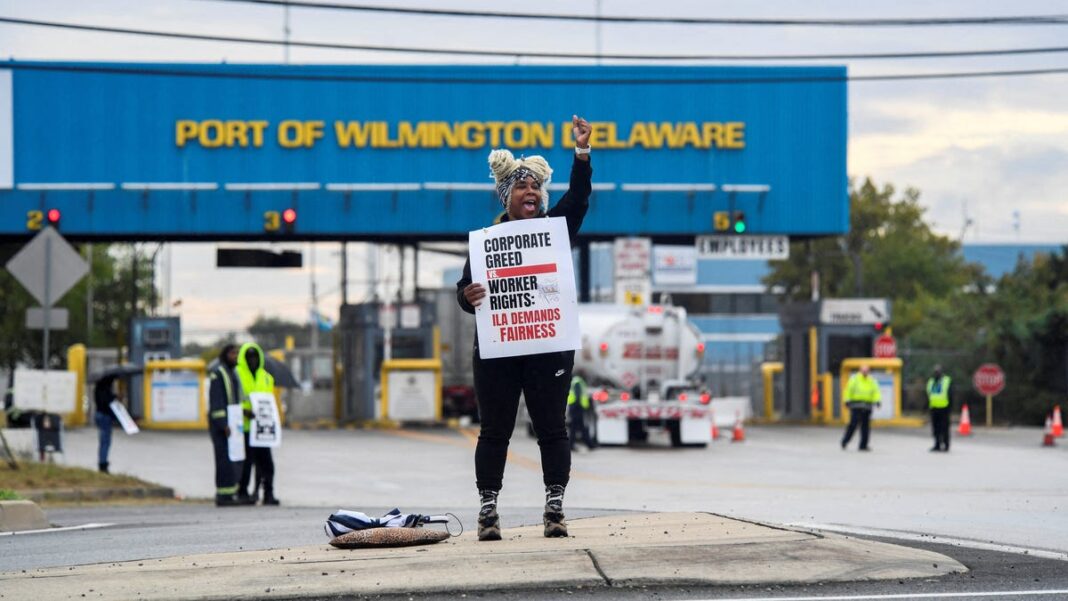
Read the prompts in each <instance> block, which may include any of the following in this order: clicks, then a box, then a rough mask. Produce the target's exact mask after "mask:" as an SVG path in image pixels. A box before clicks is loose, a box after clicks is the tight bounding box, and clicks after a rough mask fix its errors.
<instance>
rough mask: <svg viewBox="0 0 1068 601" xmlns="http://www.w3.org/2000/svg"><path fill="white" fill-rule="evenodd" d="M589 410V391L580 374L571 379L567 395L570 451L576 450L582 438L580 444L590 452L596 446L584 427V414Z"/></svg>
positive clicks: (587, 429)
mask: <svg viewBox="0 0 1068 601" xmlns="http://www.w3.org/2000/svg"><path fill="white" fill-rule="evenodd" d="M589 410H590V390H589V387H588V386H586V380H585V379H583V377H582V376H581V375H580V374H575V375H574V376H572V377H571V390H569V391H568V393H567V420H568V424H567V426H568V429H569V430H570V436H569V438H570V440H571V450H572V451H574V450H576V447H575V444H576V443H577V442H578V439H579V437H580V436H581V437H582V444H584V445H586V448H587V449H588V450H590V451H592V450H593V449H594V447H595V446H596V445H594V444H593V439H591V438H590V429H589V428H587V427H586V412H587V411H589Z"/></svg>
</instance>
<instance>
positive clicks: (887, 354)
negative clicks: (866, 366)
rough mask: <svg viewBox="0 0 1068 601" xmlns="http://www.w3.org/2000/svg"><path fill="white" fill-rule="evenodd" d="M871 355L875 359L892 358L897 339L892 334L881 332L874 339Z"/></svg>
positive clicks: (895, 352)
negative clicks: (881, 333) (880, 334)
mask: <svg viewBox="0 0 1068 601" xmlns="http://www.w3.org/2000/svg"><path fill="white" fill-rule="evenodd" d="M872 356H874V357H875V358H876V359H892V358H894V357H896V356H897V341H896V340H894V337H893V336H888V335H886V334H883V335H882V336H879V337H878V338H876V339H875V348H874V350H873V352H872Z"/></svg>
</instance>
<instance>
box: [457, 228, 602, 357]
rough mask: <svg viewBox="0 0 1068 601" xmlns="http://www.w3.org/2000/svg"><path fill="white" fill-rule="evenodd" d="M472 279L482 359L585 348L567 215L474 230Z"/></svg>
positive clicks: (471, 254) (471, 237)
mask: <svg viewBox="0 0 1068 601" xmlns="http://www.w3.org/2000/svg"><path fill="white" fill-rule="evenodd" d="M468 240H469V242H470V259H471V281H472V282H475V283H479V284H482V286H483V287H484V288H485V289H486V297H485V298H484V299H482V303H481V304H480V305H479V306H478V307H476V308H475V326H476V329H477V331H478V347H479V354H480V356H481V357H482V358H483V359H496V358H499V357H515V356H519V355H533V354H537V353H549V352H554V351H566V350H577V349H579V348H581V347H582V336H581V334H580V333H579V327H578V299H577V296H576V292H575V271H574V266H573V265H572V264H571V242H570V240H569V239H568V233H567V220H566V219H565V218H564V217H551V218H547V219H523V220H520V221H509V222H505V223H501V224H498V225H495V226H493V227H488V228H483V229H480V230H476V231H473V232H470V234H469V235H468Z"/></svg>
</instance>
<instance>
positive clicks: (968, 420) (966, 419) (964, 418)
mask: <svg viewBox="0 0 1068 601" xmlns="http://www.w3.org/2000/svg"><path fill="white" fill-rule="evenodd" d="M957 434H960V435H961V436H971V435H972V416H971V414H970V413H968V406H967V405H964V406H963V407H961V408H960V428H958V429H957Z"/></svg>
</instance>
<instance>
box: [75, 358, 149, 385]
mask: <svg viewBox="0 0 1068 601" xmlns="http://www.w3.org/2000/svg"><path fill="white" fill-rule="evenodd" d="M144 373H145V368H144V367H143V366H141V365H138V364H137V363H123V364H122V365H112V366H111V367H108V368H106V369H103V370H101V371H98V372H96V373H94V374H92V375H90V376H89V381H90V382H95V381H97V380H102V379H104V378H128V377H130V376H141V375H144Z"/></svg>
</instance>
